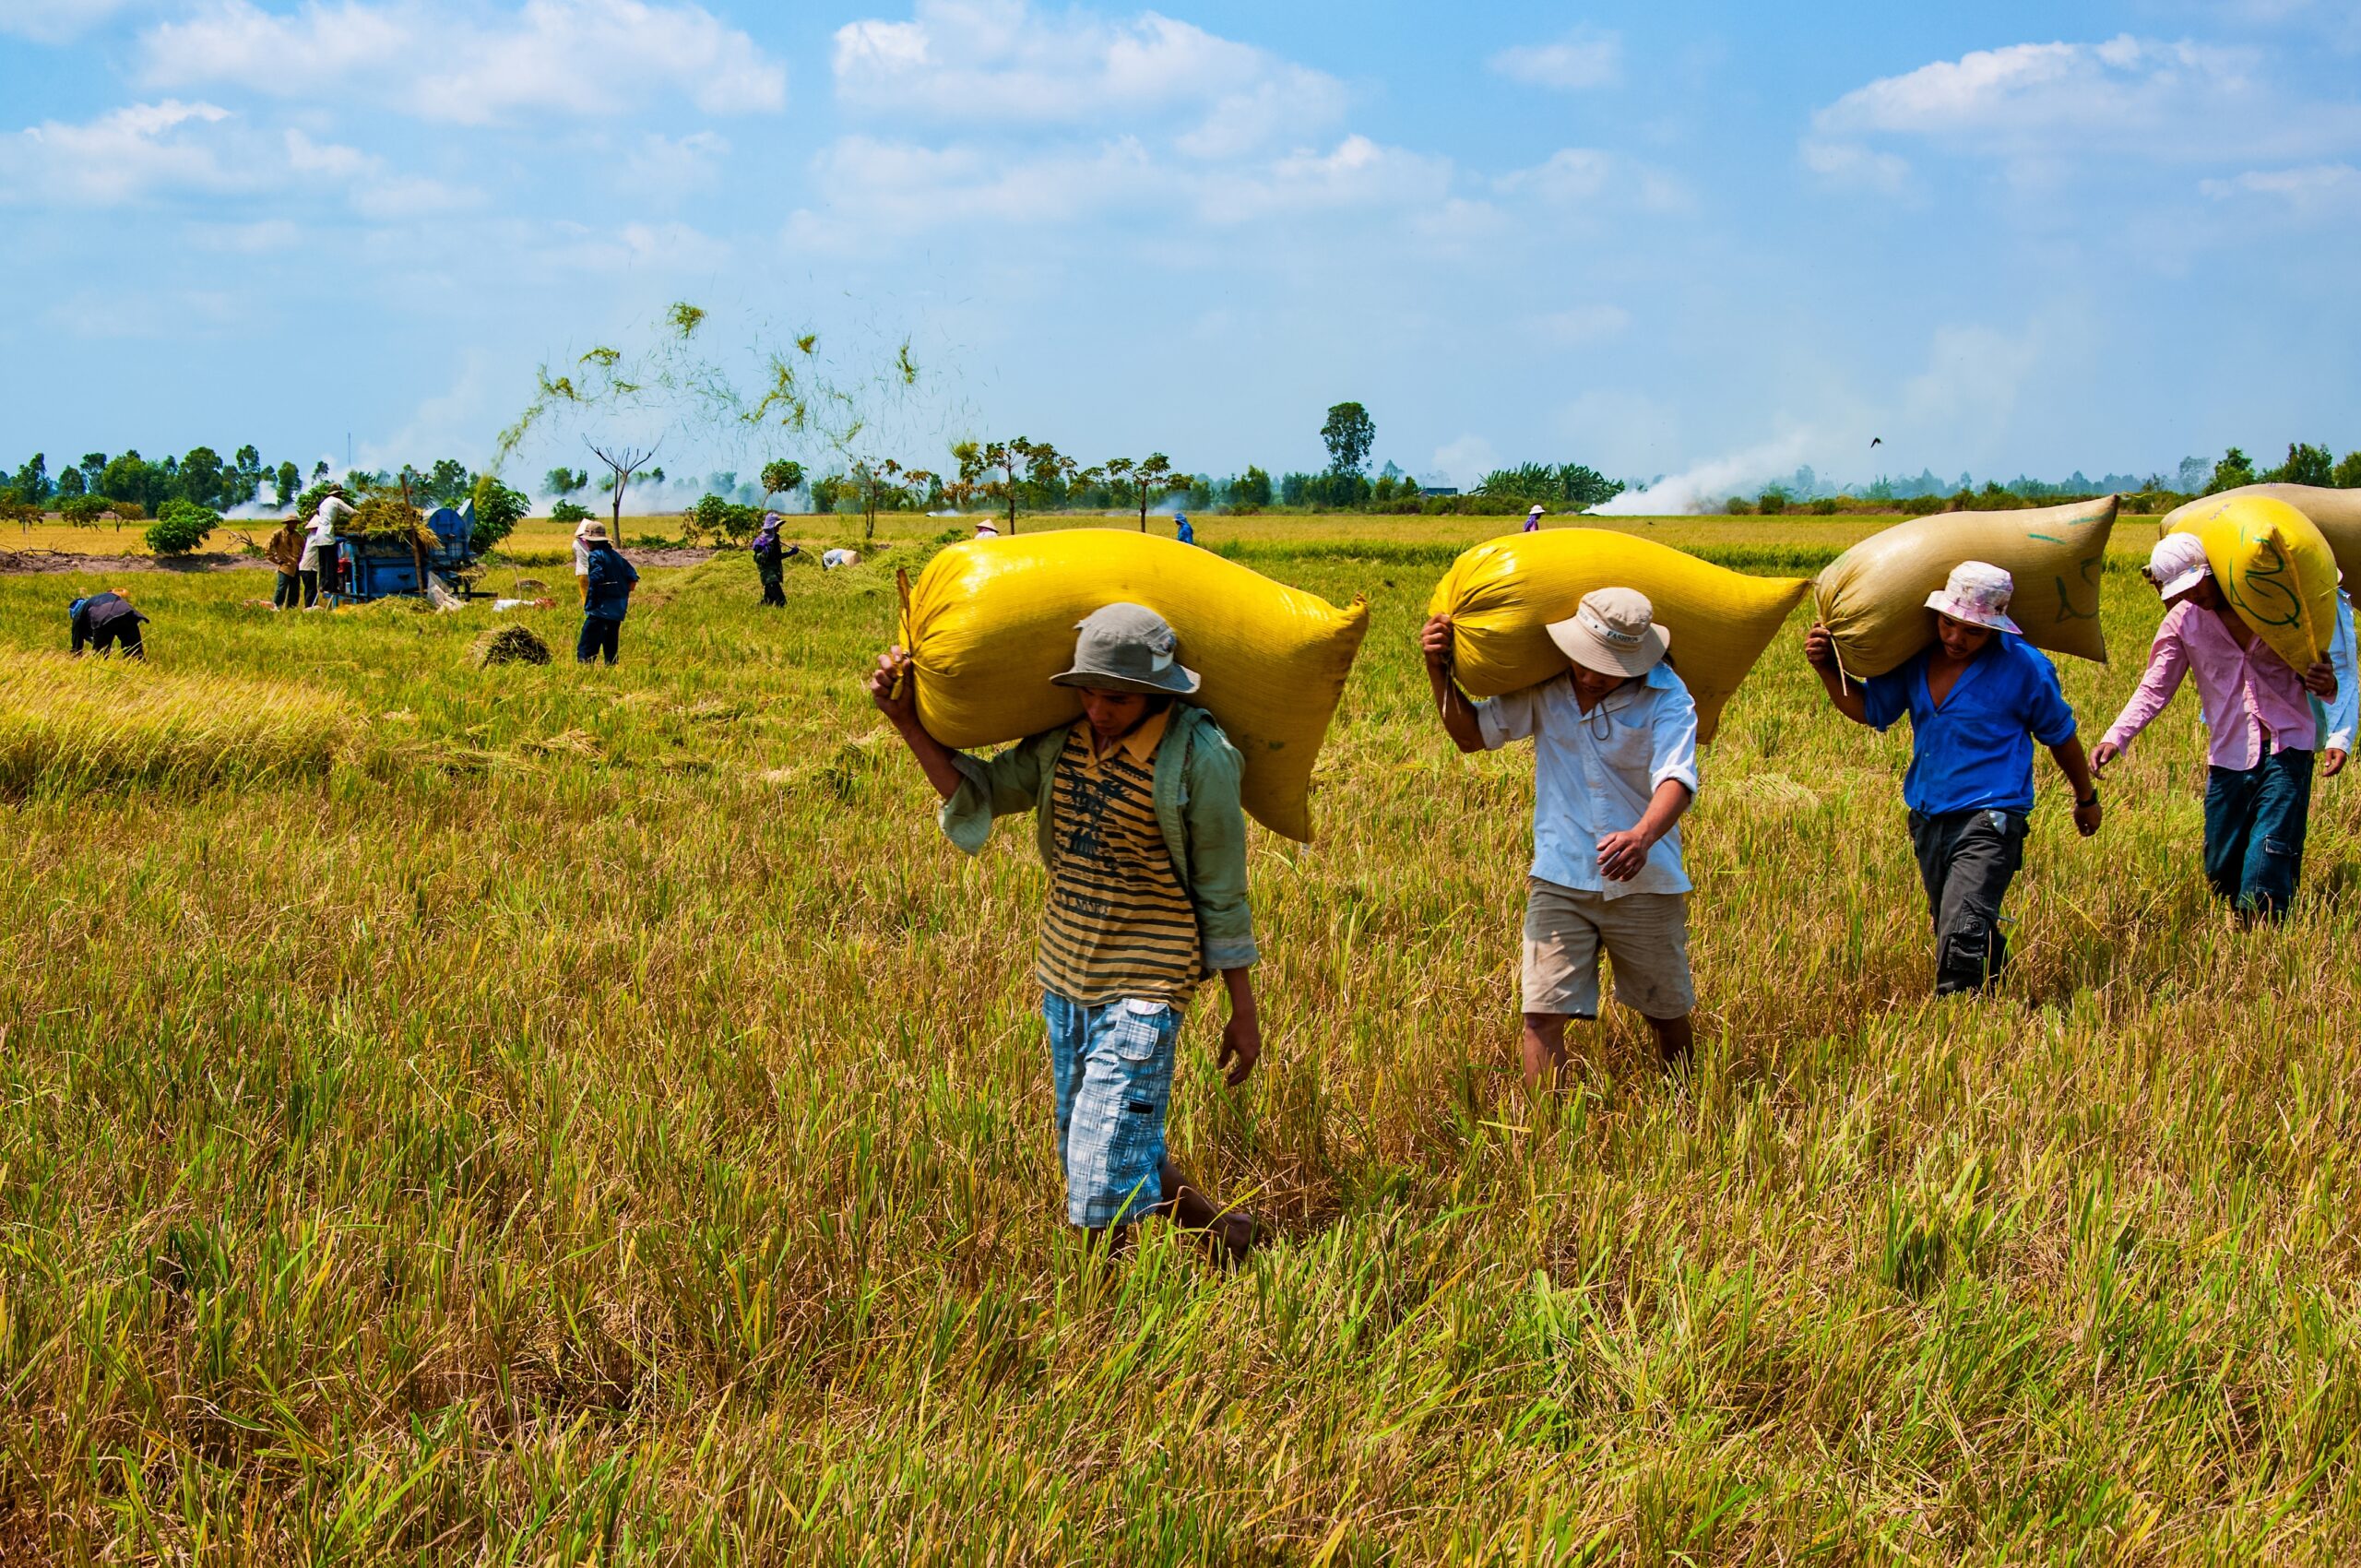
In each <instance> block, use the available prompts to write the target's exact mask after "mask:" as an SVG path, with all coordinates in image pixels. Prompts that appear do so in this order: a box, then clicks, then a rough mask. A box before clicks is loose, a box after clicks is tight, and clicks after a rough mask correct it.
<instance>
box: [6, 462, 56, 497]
mask: <svg viewBox="0 0 2361 1568" xmlns="http://www.w3.org/2000/svg"><path fill="white" fill-rule="evenodd" d="M8 488H9V489H11V490H13V491H15V492H16V493H17V498H18V500H20V501H22V502H24V503H25V504H26V505H30V506H39V505H42V503H43V502H45V501H47V500H48V499H49V496H50V492H51V491H52V490H53V488H54V486H53V485H52V484H51V482H50V478H49V458H48V457H47V455H46V454H43V453H40V452H36V453H34V454H33V455H32V456H31V457H29V458H27V459H26V460H25V462H24V464H23V466H22V467H20V468H18V469H17V477H16V478H14V479H12V480H10V481H8Z"/></svg>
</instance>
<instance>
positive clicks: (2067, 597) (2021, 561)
mask: <svg viewBox="0 0 2361 1568" xmlns="http://www.w3.org/2000/svg"><path fill="white" fill-rule="evenodd" d="M2114 529H2115V497H2114V496H2112V495H2109V496H2105V497H2102V498H2101V499H2099V500H2096V501H2077V502H2073V503H2070V505H2064V506H2033V507H2026V508H2023V509H2021V510H2018V511H2013V512H1939V513H1937V514H1935V515H1934V516H1932V517H1918V518H1915V519H1913V520H1912V521H1910V522H1906V523H1897V524H1895V525H1894V526H1893V527H1892V528H1890V529H1883V530H1881V531H1880V532H1878V533H1873V534H1871V535H1870V536H1869V538H1867V539H1865V540H1861V542H1860V543H1858V544H1857V545H1855V546H1853V548H1852V549H1850V550H1848V551H1846V552H1845V553H1844V554H1842V555H1839V556H1838V557H1837V558H1836V559H1835V560H1833V561H1832V562H1830V563H1829V564H1828V565H1827V566H1825V567H1824V568H1822V569H1821V574H1820V576H1818V577H1817V578H1815V579H1814V580H1813V584H1812V594H1813V600H1814V602H1815V603H1816V604H1817V605H1818V607H1819V615H1820V619H1821V624H1824V625H1826V626H1827V628H1828V630H1829V632H1830V634H1831V635H1832V636H1833V637H1834V638H1835V640H1836V656H1837V659H1838V660H1839V661H1840V662H1841V663H1842V664H1843V665H1844V667H1845V673H1846V674H1847V675H1851V676H1854V677H1856V678H1866V677H1868V676H1870V675H1882V674H1885V673H1886V672H1887V671H1891V670H1894V669H1898V668H1900V667H1901V666H1902V665H1903V664H1904V663H1905V662H1907V661H1908V659H1910V657H1911V656H1912V655H1913V654H1915V653H1916V652H1917V651H1918V650H1919V649H1920V648H1923V647H1926V646H1927V645H1928V644H1929V643H1931V642H1933V641H1934V640H1935V623H1934V618H1933V617H1932V616H1930V615H1928V613H1927V596H1928V594H1930V593H1933V592H1934V591H1935V590H1936V589H1937V588H1941V587H1942V586H1943V582H1944V579H1946V578H1947V577H1949V576H1951V575H1952V568H1953V567H1954V566H1957V565H1959V564H1961V563H1962V562H1964V561H1982V562H1985V563H1987V564H1991V565H1994V566H1998V567H1999V568H2000V569H2001V570H2003V571H2005V572H2007V573H2008V574H2009V576H2011V577H2013V578H2015V579H2016V592H2015V594H2014V596H2013V597H2011V600H2009V618H2010V619H2011V620H2012V621H2014V622H2015V623H2016V624H2018V625H2019V626H2021V627H2023V629H2024V635H2025V641H2027V642H2029V643H2031V644H2033V645H2034V647H2041V648H2047V649H2048V650H2049V651H2050V652H2052V653H2070V654H2072V655H2073V656H2074V657H2075V658H2077V659H2094V660H2096V661H2097V662H2098V663H2101V664H2105V663H2106V635H2105V634H2104V633H2103V632H2102V631H2101V630H2100V629H2099V576H2100V575H2101V574H2102V573H2103V572H2104V571H2105V570H2106V540H2107V535H2108V534H2109V533H2111V532H2113V531H2114Z"/></svg>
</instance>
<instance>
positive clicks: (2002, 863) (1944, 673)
mask: <svg viewBox="0 0 2361 1568" xmlns="http://www.w3.org/2000/svg"><path fill="white" fill-rule="evenodd" d="M2015 589H2016V583H2015V580H2014V579H2013V578H2011V576H2009V574H2008V573H2007V572H2005V571H2002V570H2001V569H2000V568H1999V567H1998V566H1994V565H1988V564H1986V563H1984V562H1982V561H1964V562H1962V563H1960V564H1959V565H1957V566H1955V567H1953V568H1952V574H1951V576H1950V579H1949V580H1948V581H1946V582H1945V583H1944V584H1943V586H1942V587H1941V588H1938V589H1937V590H1935V591H1934V592H1933V593H1930V594H1928V596H1927V609H1928V612H1929V616H1928V618H1929V619H1930V620H1931V621H1932V622H1933V627H1932V631H1933V638H1932V640H1931V641H1930V643H1929V644H1928V647H1926V648H1925V649H1924V650H1923V651H1921V652H1919V653H1917V654H1916V655H1914V656H1913V657H1912V658H1911V659H1909V660H1908V661H1907V662H1905V663H1904V664H1903V665H1902V666H1901V667H1900V668H1899V669H1896V670H1892V671H1888V672H1887V673H1885V674H1883V675H1877V676H1872V677H1871V678H1870V679H1869V680H1867V681H1849V680H1847V679H1846V678H1845V673H1844V671H1842V669H1841V668H1840V667H1839V666H1838V663H1837V658H1836V643H1835V639H1834V638H1833V636H1830V634H1829V630H1828V628H1827V627H1826V626H1823V625H1815V626H1813V627H1812V628H1811V630H1810V632H1809V633H1808V634H1807V635H1806V636H1805V638H1804V657H1805V658H1806V659H1809V661H1810V663H1811V667H1812V668H1813V669H1814V670H1815V671H1818V672H1819V674H1820V679H1821V685H1823V686H1825V687H1826V688H1827V690H1828V700H1829V701H1830V702H1831V703H1832V704H1833V705H1834V706H1835V708H1836V711H1837V712H1839V713H1841V714H1843V715H1845V718H1847V719H1852V720H1854V721H1855V722H1856V723H1860V724H1867V725H1869V727H1870V728H1871V729H1873V730H1879V731H1884V730H1888V729H1891V728H1892V726H1893V723H1894V721H1895V720H1896V719H1900V718H1902V716H1903V715H1904V714H1908V715H1909V716H1910V769H1909V771H1908V772H1907V773H1905V774H1904V776H1903V780H1902V799H1903V802H1904V804H1906V805H1908V806H1909V808H1910V847H1911V849H1912V850H1913V852H1914V853H1915V854H1916V857H1917V861H1918V876H1919V880H1920V881H1921V882H1922V883H1924V884H1925V885H1926V889H1927V911H1928V915H1929V917H1930V918H1931V919H1932V920H1933V921H1934V926H1935V994H1936V995H1938V996H1950V995H1954V994H1957V993H1961V992H1981V991H1984V990H1986V989H1987V988H1988V987H1989V986H1990V985H1991V984H1992V982H1993V981H1994V980H1997V979H1998V978H1999V974H2000V970H2001V968H2002V967H2003V966H2004V965H2006V964H2007V963H2008V960H2009V944H2008V939H2007V936H2006V934H2005V933H2004V932H2002V931H2001V929H2000V925H2001V917H2000V902H2001V900H2002V899H2003V898H2005V897H2008V892H2009V884H2010V883H2011V881H2013V880H2015V877H2016V874H2017V872H2018V870H2019V869H2020V868H2021V867H2023V864H2024V849H2025V832H2026V824H2027V821H2028V818H2029V816H2030V814H2031V813H2032V811H2033V747H2034V742H2036V741H2038V742H2041V743H2042V744H2043V745H2045V746H2047V747H2048V748H2049V754H2050V756H2051V757H2052V758H2054V759H2055V760H2056V761H2057V764H2058V769H2059V771H2061V772H2063V773H2064V774H2065V775H2066V778H2067V781H2068V783H2070V785H2072V787H2073V790H2074V826H2075V828H2076V829H2077V830H2078V831H2080V832H2081V833H2082V837H2085V838H2087V837H2090V836H2091V835H2092V834H2094V833H2096V832H2097V831H2098V830H2099V791H2098V785H2097V783H2096V782H2095V781H2094V779H2093V778H2092V776H2091V767H2090V762H2089V759H2088V758H2086V757H2084V756H2083V754H2082V739H2081V737H2080V736H2079V735H2078V734H2077V733H2076V726H2075V722H2074V710H2073V709H2072V708H2071V707H2068V706H2067V704H2066V698H2065V695H2064V694H2063V693H2061V692H2060V691H2059V690H2058V671H2057V670H2056V669H2054V668H2053V667H2052V666H2051V664H2050V662H2049V660H2048V659H2047V658H2046V657H2044V656H2043V654H2042V653H2041V652H2040V650H2039V649H2037V648H2035V647H2032V646H2031V645H2029V644H2027V643H2026V642H2025V640H2024V638H2023V634H2022V633H2021V632H2020V630H2019V629H2018V626H2017V624H2016V623H2015V622H2014V621H2012V620H2011V619H2010V618H2009V600H2010V597H2011V595H2012V594H2013V593H2014V592H2015Z"/></svg>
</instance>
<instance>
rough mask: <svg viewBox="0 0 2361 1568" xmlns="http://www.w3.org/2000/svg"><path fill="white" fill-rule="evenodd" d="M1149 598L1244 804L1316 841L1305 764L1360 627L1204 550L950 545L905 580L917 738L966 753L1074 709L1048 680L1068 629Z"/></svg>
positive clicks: (1045, 542)
mask: <svg viewBox="0 0 2361 1568" xmlns="http://www.w3.org/2000/svg"><path fill="white" fill-rule="evenodd" d="M1116 603H1132V604H1145V605H1146V606H1147V607H1148V608H1149V609H1150V610H1153V611H1155V612H1157V614H1159V615H1161V616H1163V617H1164V618H1165V619H1166V620H1167V621H1169V622H1170V623H1171V624H1172V629H1173V632H1174V633H1175V634H1176V636H1178V638H1179V641H1180V645H1181V647H1180V652H1181V663H1183V664H1185V665H1187V666H1188V667H1189V668H1190V669H1192V670H1194V671H1197V673H1198V675H1199V676H1200V677H1202V678H1203V681H1204V685H1203V686H1202V687H1201V688H1200V689H1199V691H1198V694H1197V696H1196V698H1195V700H1196V701H1197V702H1199V703H1201V704H1202V705H1204V707H1205V708H1206V710H1207V711H1209V712H1210V713H1212V715H1213V716H1214V718H1215V719H1218V720H1219V721H1220V723H1221V727H1222V731H1223V732H1224V733H1226V734H1227V735H1228V737H1229V739H1230V743H1231V744H1233V745H1235V746H1236V747H1237V748H1238V751H1239V754H1240V756H1242V757H1243V758H1244V759H1245V762H1246V778H1245V787H1244V795H1245V804H1246V809H1247V811H1248V812H1250V813H1252V814H1253V816H1254V819H1255V820H1256V821H1258V822H1260V823H1261V824H1262V825H1263V826H1265V827H1267V828H1269V829H1270V830H1271V831H1272V832H1274V833H1279V834H1284V835H1286V836H1287V837H1289V838H1293V839H1296V840H1298V841H1299V842H1303V843H1309V842H1311V803H1310V801H1309V798H1308V797H1309V796H1310V794H1311V765H1312V763H1313V762H1314V761H1315V760H1316V759H1317V758H1318V756H1319V754H1320V742H1321V740H1322V739H1323V737H1324V736H1325V735H1326V734H1327V732H1328V720H1329V719H1331V718H1332V717H1333V716H1334V715H1335V711H1336V702H1337V699H1338V698H1339V697H1340V696H1342V695H1344V690H1345V676H1346V674H1347V672H1348V671H1351V669H1352V667H1353V655H1354V654H1355V653H1356V652H1358V650H1359V648H1360V646H1361V636H1362V634H1363V633H1365V632H1367V631H1368V630H1369V606H1368V605H1367V604H1366V603H1364V602H1363V601H1362V600H1358V599H1357V600H1354V601H1353V602H1352V603H1351V604H1350V605H1349V606H1347V608H1345V609H1342V610H1339V609H1337V608H1336V607H1335V605H1333V604H1331V603H1329V602H1328V601H1327V600H1324V599H1321V598H1319V597H1317V596H1316V595H1313V594H1309V593H1303V592H1300V591H1299V590H1298V589H1295V588H1288V587H1287V586H1286V585H1285V584H1282V583H1275V582H1273V581H1272V580H1271V579H1270V578H1268V577H1265V576H1262V575H1261V574H1260V573H1258V572H1253V571H1251V570H1249V569H1248V568H1246V567H1244V566H1241V565H1239V564H1237V563H1236V562H1233V561H1225V560H1223V559H1222V558H1221V557H1220V556H1218V555H1216V554H1213V553H1212V552H1209V551H1204V550H1200V549H1197V548H1196V547H1195V546H1193V545H1187V544H1182V543H1181V542H1179V541H1178V540H1169V539H1158V538H1155V537H1152V536H1150V535H1146V534H1137V533H1130V532H1120V531H1117V530H1114V529H1061V530H1057V531H1054V532H1044V533H1035V534H1026V535H1021V536H1018V537H1016V538H1013V539H979V540H969V541H967V543H964V544H955V545H952V546H951V547H950V548H949V549H947V550H944V551H943V552H941V553H940V554H938V555H936V556H935V558H934V559H933V560H932V561H931V562H929V563H928V564H927V567H926V570H925V571H923V572H921V573H919V579H918V581H917V583H916V584H910V583H908V582H907V581H906V582H905V583H904V585H903V606H902V637H901V640H902V644H903V646H904V647H908V649H909V650H910V654H911V658H912V659H913V660H914V662H915V664H916V668H917V672H918V702H919V719H920V720H921V721H922V722H923V723H924V724H925V725H926V728H927V732H928V733H929V734H931V735H932V736H933V737H934V738H935V739H936V740H938V741H941V742H943V744H944V745H946V746H953V747H957V748H960V749H962V750H964V749H967V748H968V747H974V746H992V745H999V744H1001V743H1002V742H1008V741H1015V740H1020V739H1022V738H1023V737H1025V736H1026V735H1032V734H1037V733H1038V732H1039V731H1043V730H1048V729H1050V728H1052V727H1054V726H1056V725H1060V724H1068V723H1072V722H1073V721H1074V719H1078V718H1080V717H1081V715H1082V699H1081V698H1080V697H1079V696H1077V695H1075V694H1074V691H1073V690H1072V689H1071V688H1068V687H1065V686H1053V685H1051V684H1050V677H1051V676H1052V675H1055V674H1057V673H1059V672H1060V671H1063V670H1065V669H1067V668H1068V667H1069V666H1070V665H1071V664H1072V663H1073V660H1074V626H1075V624H1076V623H1078V622H1080V621H1081V620H1082V618H1083V617H1084V616H1086V615H1087V614H1089V613H1090V612H1092V611H1094V610H1097V609H1098V608H1100V607H1101V606H1103V605H1109V604H1116Z"/></svg>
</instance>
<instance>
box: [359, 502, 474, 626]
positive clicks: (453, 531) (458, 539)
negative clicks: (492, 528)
mask: <svg viewBox="0 0 2361 1568" xmlns="http://www.w3.org/2000/svg"><path fill="white" fill-rule="evenodd" d="M475 528H476V507H475V503H474V502H472V501H470V502H469V503H468V505H467V509H466V510H465V511H453V510H452V509H451V508H450V507H448V506H438V507H436V508H435V510H434V512H433V515H432V516H431V517H428V518H427V519H426V529H427V531H428V532H429V533H431V534H433V536H434V540H435V543H434V548H433V550H429V551H420V550H418V549H416V548H414V547H413V546H412V545H411V544H410V543H409V541H408V540H397V539H384V538H376V537H372V538H365V539H338V540H337V541H336V553H337V561H338V564H340V565H341V566H342V568H343V580H342V583H341V585H340V587H339V588H338V598H340V599H344V600H351V601H353V602H356V603H366V602H367V601H369V600H373V599H384V598H385V597H386V596H387V595H388V594H397V593H424V592H425V591H426V584H425V583H424V582H422V581H421V580H420V577H419V568H420V566H421V556H423V562H422V564H423V565H424V567H425V569H426V572H427V574H428V575H429V576H434V577H441V578H444V579H445V581H444V583H443V586H444V587H445V588H446V589H449V590H450V591H452V592H454V593H461V592H463V591H464V590H462V589H461V588H460V587H459V585H458V584H457V583H456V582H453V581H451V580H449V578H450V576H451V575H453V574H456V573H457V572H460V571H462V570H464V569H465V568H466V567H467V566H468V565H469V564H470V563H472V562H473V561H474V559H475V556H474V553H473V552H471V551H470V550H469V547H468V541H469V540H470V539H471V538H473V537H474V534H475Z"/></svg>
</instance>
